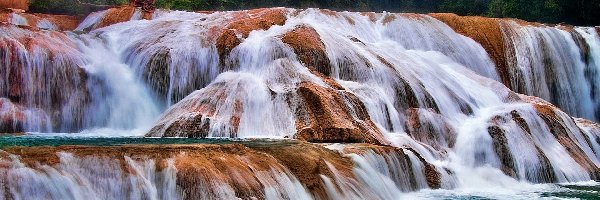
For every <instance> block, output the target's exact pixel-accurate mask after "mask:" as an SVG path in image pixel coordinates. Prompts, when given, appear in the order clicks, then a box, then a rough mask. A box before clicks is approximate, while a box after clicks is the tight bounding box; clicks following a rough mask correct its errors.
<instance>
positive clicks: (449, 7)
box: [31, 0, 600, 25]
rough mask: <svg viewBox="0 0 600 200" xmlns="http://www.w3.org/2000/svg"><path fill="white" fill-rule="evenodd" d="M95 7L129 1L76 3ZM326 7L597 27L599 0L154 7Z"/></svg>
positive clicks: (262, 0)
mask: <svg viewBox="0 0 600 200" xmlns="http://www.w3.org/2000/svg"><path fill="white" fill-rule="evenodd" d="M79 1H81V2H83V3H90V4H98V5H120V4H126V3H127V2H128V0H79ZM279 6H281V7H291V8H308V7H318V8H328V9H332V10H348V11H376V12H381V11H389V12H417V13H428V12H451V13H456V14H459V15H480V16H488V17H514V18H520V19H524V20H528V21H538V22H546V23H560V22H566V23H569V24H575V25H599V24H600V0H280V1H272V0H156V7H158V8H167V9H173V10H190V11H197V10H241V9H251V8H259V7H279ZM31 10H32V11H34V12H49V11H50V12H53V13H64V14H84V13H87V12H90V10H93V8H90V7H89V6H82V5H81V4H78V0H32V3H31Z"/></svg>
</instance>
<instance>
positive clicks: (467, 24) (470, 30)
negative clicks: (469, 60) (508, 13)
mask: <svg viewBox="0 0 600 200" xmlns="http://www.w3.org/2000/svg"><path fill="white" fill-rule="evenodd" d="M429 15H430V16H431V17H434V18H436V19H438V20H440V21H442V22H444V23H446V24H447V25H448V26H450V27H451V28H452V29H454V31H456V32H457V33H460V34H462V35H465V36H467V37H470V38H471V39H473V40H475V41H476V42H478V43H479V44H481V46H483V48H484V49H485V50H486V51H487V52H488V54H489V55H490V56H491V58H492V60H493V61H494V63H495V64H496V70H497V71H498V74H499V75H500V78H501V79H502V82H503V83H504V85H506V86H509V87H510V74H509V71H508V66H509V65H508V61H507V60H506V59H507V56H506V54H507V53H510V52H508V51H507V49H506V42H507V41H505V40H504V37H503V34H502V30H501V28H500V24H499V21H498V20H499V19H495V18H485V17H476V16H458V15H456V14H450V13H434V14H429ZM513 53H514V52H513Z"/></svg>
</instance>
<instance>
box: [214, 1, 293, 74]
mask: <svg viewBox="0 0 600 200" xmlns="http://www.w3.org/2000/svg"><path fill="white" fill-rule="evenodd" d="M286 15H287V11H286V9H280V8H276V9H268V8H261V9H255V10H248V11H241V12H237V13H236V14H235V16H234V18H233V19H232V21H231V22H230V23H229V24H228V25H227V27H225V29H223V31H222V32H221V35H220V36H219V37H218V38H217V40H216V43H217V44H216V46H217V50H218V52H219V58H220V60H221V64H222V65H224V63H223V62H224V60H225V58H226V57H227V56H228V55H229V52H231V50H232V49H233V48H235V47H236V46H237V45H239V44H240V43H241V42H242V40H243V39H245V38H247V37H248V35H249V34H250V32H252V31H254V30H267V29H269V28H270V27H271V26H273V25H283V24H284V23H285V21H286V20H287V17H286Z"/></svg>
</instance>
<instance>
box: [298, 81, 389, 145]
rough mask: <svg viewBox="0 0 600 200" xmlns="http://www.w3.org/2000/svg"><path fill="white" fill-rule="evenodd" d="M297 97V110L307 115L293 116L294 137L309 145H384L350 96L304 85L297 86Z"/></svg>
mask: <svg viewBox="0 0 600 200" xmlns="http://www.w3.org/2000/svg"><path fill="white" fill-rule="evenodd" d="M298 94H299V95H300V97H301V98H302V101H303V104H302V105H300V106H299V108H298V109H305V110H306V113H307V115H308V116H298V117H297V119H298V121H297V122H296V129H297V130H298V133H296V138H298V139H300V140H305V141H309V142H343V143H357V142H358V143H371V144H383V143H386V142H385V141H386V140H385V139H384V138H383V135H382V134H381V132H380V131H379V129H378V128H377V127H376V126H375V124H374V123H373V122H372V121H371V120H370V119H369V115H368V113H367V111H366V108H365V107H364V105H363V104H362V102H361V101H360V100H358V98H357V97H356V96H354V95H353V94H351V93H348V92H345V91H337V90H334V89H330V88H324V87H320V86H317V85H314V84H312V83H306V82H304V83H301V84H300V86H299V88H298ZM346 102H350V103H349V104H347V103H346ZM349 109H352V110H354V111H355V112H354V113H355V115H354V114H353V113H351V112H350V111H349Z"/></svg>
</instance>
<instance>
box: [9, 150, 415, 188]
mask: <svg viewBox="0 0 600 200" xmlns="http://www.w3.org/2000/svg"><path fill="white" fill-rule="evenodd" d="M356 146H357V147H356V148H353V149H352V150H351V152H352V153H357V154H364V153H365V152H367V151H369V150H370V149H373V150H374V151H375V152H376V153H381V154H382V155H384V154H387V153H399V154H402V155H404V153H403V152H402V149H397V148H393V147H378V146H373V145H365V144H357V145H356ZM350 148H352V147H350ZM4 152H5V153H9V154H14V155H18V156H19V157H20V160H21V162H22V163H24V164H25V165H26V166H27V167H30V168H37V167H39V164H42V165H49V166H56V165H58V164H59V163H60V162H61V161H60V160H59V157H58V155H57V153H58V152H64V153H71V154H73V155H74V156H76V157H79V158H86V157H100V156H99V155H98V152H102V157H103V158H109V159H111V160H115V161H117V162H118V163H120V166H121V168H122V169H123V171H125V172H129V173H133V172H132V170H130V169H129V168H130V167H129V166H128V164H127V163H126V161H125V159H124V157H125V156H127V157H130V158H131V159H133V160H137V161H147V160H150V159H151V160H154V161H155V165H156V169H157V170H162V169H164V168H165V167H166V162H167V161H166V159H173V161H174V167H175V168H176V169H177V186H178V187H179V189H181V190H180V191H181V192H182V193H183V194H184V196H185V197H186V199H194V198H198V197H201V196H205V195H214V194H217V193H218V192H216V191H213V192H212V193H211V194H199V193H198V192H202V191H210V190H211V188H210V185H211V184H208V183H223V184H225V185H229V186H232V189H233V190H234V191H235V195H236V196H237V197H240V198H242V199H250V198H252V197H257V198H259V199H260V198H264V195H265V194H264V190H263V187H265V185H264V183H262V182H261V181H260V180H259V177H258V176H259V173H261V172H263V173H264V172H269V171H270V170H271V169H275V170H277V171H280V172H288V173H291V175H293V176H294V177H296V178H298V181H299V182H300V183H302V184H303V185H305V186H306V188H307V189H308V191H309V192H310V193H311V194H313V195H314V196H315V197H316V198H317V199H331V197H328V194H327V192H326V191H325V186H324V183H323V179H322V178H321V175H323V176H326V177H329V178H332V177H334V174H333V173H334V172H332V171H331V169H330V168H329V166H328V164H330V165H331V166H333V167H335V170H336V171H337V173H338V174H335V175H338V176H342V177H345V178H347V179H349V180H356V178H355V177H354V173H353V171H352V169H353V165H354V164H353V162H352V161H351V160H350V159H349V158H347V157H345V156H343V155H342V154H340V153H339V152H336V151H332V150H328V149H326V148H324V147H322V146H320V145H315V144H309V143H303V142H295V141H282V142H280V143H273V142H269V143H262V142H260V141H257V142H248V143H244V144H219V145H213V144H194V145H127V146H111V147H89V146H88V147H86V146H60V147H12V148H6V149H4ZM0 156H2V157H7V155H4V154H1V155H0ZM7 160H8V159H7ZM4 164H5V163H2V162H0V168H5V167H8V166H9V165H4ZM406 170H407V171H411V170H409V169H406ZM261 178H264V175H263V177H261ZM334 184H336V183H334ZM198 186H206V187H208V188H203V189H204V190H199V189H198Z"/></svg>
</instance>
